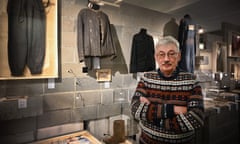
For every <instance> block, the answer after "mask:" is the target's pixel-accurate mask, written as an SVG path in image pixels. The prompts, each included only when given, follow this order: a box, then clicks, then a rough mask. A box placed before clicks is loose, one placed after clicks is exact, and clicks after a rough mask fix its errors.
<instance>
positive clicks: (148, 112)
mask: <svg viewBox="0 0 240 144" xmlns="http://www.w3.org/2000/svg"><path fill="white" fill-rule="evenodd" d="M140 97H145V98H148V97H147V92H146V90H145V86H144V82H143V81H142V80H141V81H140V82H139V83H138V86H137V88H136V91H135V93H134V95H133V98H132V101H131V113H132V115H133V117H134V118H135V119H136V120H143V121H147V122H150V123H154V124H159V123H160V121H161V119H163V118H164V113H163V112H164V111H166V110H167V109H166V106H167V105H166V106H165V110H164V105H163V104H160V103H157V102H151V103H150V104H148V105H147V104H144V103H141V102H140ZM169 113H170V112H169ZM171 113H173V112H171ZM168 115H169V114H168ZM165 116H167V115H165Z"/></svg>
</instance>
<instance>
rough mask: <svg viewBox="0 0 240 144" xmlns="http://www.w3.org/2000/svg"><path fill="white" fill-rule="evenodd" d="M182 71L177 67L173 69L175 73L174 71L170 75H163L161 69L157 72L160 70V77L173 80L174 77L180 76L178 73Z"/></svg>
mask: <svg viewBox="0 0 240 144" xmlns="http://www.w3.org/2000/svg"><path fill="white" fill-rule="evenodd" d="M180 71H181V70H180V69H179V68H178V67H177V68H176V69H175V70H174V71H173V73H172V75H171V76H170V77H166V76H164V75H163V73H162V72H161V71H160V69H157V72H158V74H159V77H161V78H163V79H165V80H173V79H175V78H177V76H178V74H179V72H180Z"/></svg>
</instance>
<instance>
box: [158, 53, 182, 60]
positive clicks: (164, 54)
mask: <svg viewBox="0 0 240 144" xmlns="http://www.w3.org/2000/svg"><path fill="white" fill-rule="evenodd" d="M177 54H178V53H177V52H168V53H167V56H168V58H176V57H177ZM157 57H158V58H159V59H163V58H165V57H166V53H163V52H160V53H159V54H157Z"/></svg>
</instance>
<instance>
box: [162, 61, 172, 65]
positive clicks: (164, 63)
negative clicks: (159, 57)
mask: <svg viewBox="0 0 240 144" xmlns="http://www.w3.org/2000/svg"><path fill="white" fill-rule="evenodd" d="M166 64H171V63H170V61H164V62H163V63H162V65H166Z"/></svg>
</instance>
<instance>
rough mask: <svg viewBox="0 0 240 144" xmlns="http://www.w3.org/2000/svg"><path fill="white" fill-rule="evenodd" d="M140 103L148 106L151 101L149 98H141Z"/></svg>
mask: <svg viewBox="0 0 240 144" xmlns="http://www.w3.org/2000/svg"><path fill="white" fill-rule="evenodd" d="M140 102H141V103H145V104H147V105H149V104H150V101H149V100H148V99H147V98H145V97H140Z"/></svg>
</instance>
